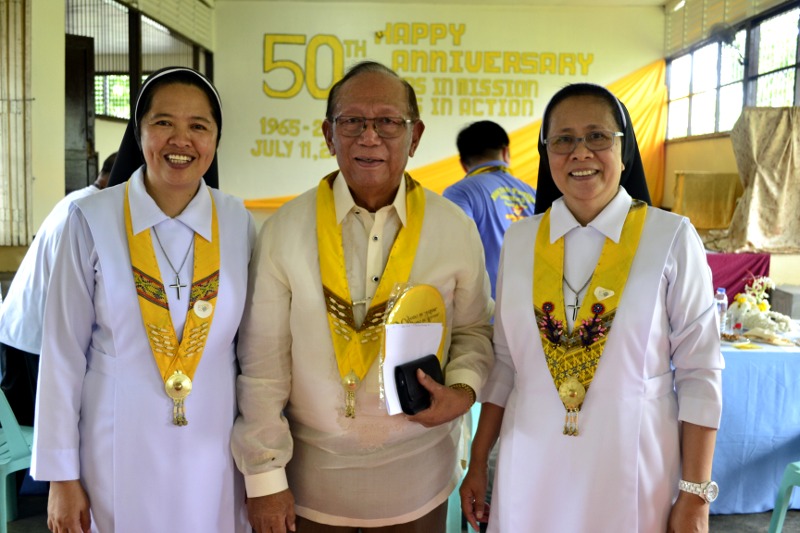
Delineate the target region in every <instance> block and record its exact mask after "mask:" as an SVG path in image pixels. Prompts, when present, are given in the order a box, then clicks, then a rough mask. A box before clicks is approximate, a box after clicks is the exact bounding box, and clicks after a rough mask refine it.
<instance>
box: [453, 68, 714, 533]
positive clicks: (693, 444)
mask: <svg viewBox="0 0 800 533" xmlns="http://www.w3.org/2000/svg"><path fill="white" fill-rule="evenodd" d="M539 153H540V156H541V164H540V167H539V182H538V183H539V187H538V197H537V205H536V208H537V211H539V210H540V209H543V210H545V211H544V214H541V215H539V216H534V217H531V218H529V219H526V220H524V221H522V222H520V223H519V224H515V225H513V226H512V227H511V228H510V229H509V231H508V233H507V234H506V238H505V242H504V244H503V251H502V254H501V259H500V264H501V267H500V274H499V278H498V287H497V314H496V316H495V334H494V347H495V353H496V356H497V362H496V364H495V367H494V369H493V371H492V375H491V376H490V378H489V381H488V383H487V386H486V388H485V390H484V395H483V396H482V399H483V404H482V411H481V418H480V423H479V426H478V431H477V434H476V437H475V439H474V441H473V446H472V455H471V458H470V468H469V471H468V473H467V476H466V477H465V480H464V482H463V484H462V486H461V490H460V494H461V503H462V508H463V510H464V513H465V514H466V516H467V517H468V519H469V521H470V523H471V524H472V525H473V527H475V528H476V529H477V521H478V520H479V519H481V518H482V515H483V513H484V492H485V488H486V482H487V473H486V472H487V457H488V454H489V450H490V449H491V447H492V445H493V444H494V442H495V441H496V440H497V438H498V436H499V447H500V450H499V457H498V463H497V473H496V476H495V483H494V495H493V499H492V509H491V513H490V514H489V531H490V532H493V533H497V532H501V531H502V532H506V531H530V532H539V531H541V532H550V531H626V532H636V531H638V532H642V533H645V532H647V533H654V532H664V531H669V532H686V531H692V532H695V531H701V532H702V531H707V530H708V513H709V503H710V502H711V501H713V500H714V498H715V497H716V494H717V490H718V487H717V486H716V484H715V483H713V482H712V481H711V463H712V459H713V454H714V443H715V438H716V428H717V427H718V425H719V420H720V414H721V408H722V395H721V371H722V369H723V367H724V362H723V360H722V356H721V354H720V346H719V334H718V332H717V321H716V314H715V310H714V301H713V298H712V297H713V289H712V285H711V274H710V270H709V268H708V264H707V263H706V259H705V252H704V250H703V245H702V242H701V241H700V238H699V237H698V235H697V232H696V231H695V230H694V228H693V227H692V225H691V224H690V223H689V220H688V219H687V218H685V217H680V216H677V215H674V214H672V213H668V212H665V211H662V210H660V209H654V208H652V207H649V206H648V205H647V203H649V195H647V188H646V184H645V181H644V173H643V171H642V165H641V159H640V156H639V150H638V146H637V143H636V138H635V135H634V131H633V127H632V125H631V121H630V116H629V114H628V112H627V110H626V109H625V107H624V106H623V105H622V103H621V102H620V101H619V100H618V99H617V98H616V97H614V95H613V94H611V93H610V92H608V91H607V90H606V89H604V88H603V87H600V86H598V85H592V84H585V83H581V84H574V85H569V86H567V87H565V88H564V89H562V90H560V91H559V92H558V93H556V95H555V96H554V97H553V99H552V100H551V101H550V103H549V104H548V106H547V108H546V109H545V112H544V116H543V120H542V130H541V135H540V139H539ZM553 184H555V186H552V185H553ZM545 191H549V192H545ZM629 191H633V192H629Z"/></svg>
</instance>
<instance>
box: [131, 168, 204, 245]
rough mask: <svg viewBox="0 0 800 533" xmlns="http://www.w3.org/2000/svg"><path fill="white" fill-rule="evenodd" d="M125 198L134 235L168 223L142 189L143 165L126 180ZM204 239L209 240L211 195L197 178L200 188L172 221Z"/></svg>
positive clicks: (201, 180) (162, 213) (164, 215)
mask: <svg viewBox="0 0 800 533" xmlns="http://www.w3.org/2000/svg"><path fill="white" fill-rule="evenodd" d="M129 182H130V186H129V188H128V197H129V202H130V206H131V224H132V226H133V233H134V235H136V234H138V233H140V232H142V231H144V230H146V229H148V228H151V227H153V226H156V225H158V224H159V223H161V222H163V221H165V220H168V219H169V218H170V217H168V216H167V215H166V214H165V213H164V212H163V211H162V210H161V208H159V207H158V205H157V204H156V202H155V200H153V198H152V197H151V196H150V195H149V194H148V193H147V189H145V186H144V165H142V166H141V167H139V169H137V170H136V172H134V173H133V175H132V176H131V179H130V180H129ZM175 220H180V221H181V222H182V223H184V224H185V225H186V226H187V227H189V228H190V229H191V230H192V231H194V232H195V233H197V234H199V235H200V236H201V237H203V238H204V239H206V240H208V241H210V240H211V194H210V192H209V191H208V188H207V187H206V182H205V180H203V179H202V178H200V187H199V188H198V189H197V194H195V195H194V198H192V200H191V201H190V202H189V205H187V206H186V208H185V209H184V210H183V211H182V212H181V214H180V215H178V216H177V217H175Z"/></svg>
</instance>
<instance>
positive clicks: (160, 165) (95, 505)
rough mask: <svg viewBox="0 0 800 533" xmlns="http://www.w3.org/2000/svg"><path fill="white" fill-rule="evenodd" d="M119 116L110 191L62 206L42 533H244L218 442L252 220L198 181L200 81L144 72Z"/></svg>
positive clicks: (44, 411)
mask: <svg viewBox="0 0 800 533" xmlns="http://www.w3.org/2000/svg"><path fill="white" fill-rule="evenodd" d="M131 117H132V118H131V121H130V122H129V124H128V129H127V131H126V134H125V136H124V138H123V141H122V144H121V145H120V149H119V156H118V158H117V162H116V164H115V165H114V168H113V171H112V179H111V182H112V184H114V183H119V185H116V186H110V187H109V188H108V189H106V190H105V191H103V192H101V193H98V194H96V195H94V196H91V197H89V198H84V199H82V200H79V201H78V202H76V203H75V204H73V207H72V209H71V211H70V214H69V218H68V220H67V224H66V227H65V229H64V234H63V238H62V239H61V243H60V245H59V247H58V251H57V253H56V259H55V263H54V268H53V274H52V277H51V280H50V291H49V294H48V298H47V303H46V306H45V319H44V337H43V339H42V357H41V367H40V375H39V391H38V398H37V413H36V423H35V433H34V443H33V459H32V465H31V474H32V475H33V477H34V479H37V480H47V481H50V495H49V499H48V507H47V508H48V527H49V528H50V530H51V531H53V532H54V533H74V532H83V531H89V530H91V531H100V532H108V531H114V532H116V533H126V532H137V533H138V532H142V531H173V530H180V531H192V532H198V533H219V532H221V531H225V532H226V533H227V532H230V533H244V532H246V531H248V529H249V528H248V527H247V516H246V511H245V506H244V486H243V480H242V478H241V475H240V474H239V473H238V471H237V470H236V467H235V465H234V462H233V457H232V456H231V453H230V433H231V428H232V427H233V422H234V419H235V417H236V395H235V394H236V393H235V382H236V374H237V361H236V353H235V349H234V339H235V335H236V332H237V329H238V327H239V321H240V318H241V316H242V311H243V309H244V302H245V291H246V287H247V269H248V263H249V259H250V255H251V250H252V247H253V243H254V240H255V227H254V223H253V219H252V217H251V216H250V214H249V213H248V212H247V211H246V210H245V208H244V205H243V203H242V201H241V200H240V199H238V198H234V197H232V196H229V195H227V194H224V193H222V192H220V191H218V190H216V189H213V188H210V187H209V186H207V183H206V181H205V179H204V176H206V174H207V173H209V176H208V177H209V180H208V181H209V182H211V183H214V184H216V182H217V178H216V175H215V174H214V173H212V170H211V169H212V168H215V167H214V166H213V165H212V162H213V161H214V160H215V159H216V153H217V146H218V143H219V140H220V134H221V131H222V105H221V102H220V98H219V94H218V93H217V91H216V89H215V88H214V86H213V85H212V84H211V82H210V81H209V80H208V79H207V78H206V77H205V76H203V75H202V74H200V73H199V72H196V71H194V70H192V69H189V68H184V67H168V68H164V69H161V70H159V71H156V72H154V73H153V74H151V75H150V76H149V77H148V78H147V79H146V80H145V82H144V83H143V85H142V89H141V91H140V93H139V96H138V99H137V101H136V105H135V107H134V109H133V110H132V113H131ZM132 154H133V155H132ZM137 159H140V160H143V161H144V164H143V165H142V166H139V167H137V166H136V162H137ZM131 162H132V163H133V166H129V164H130V163H131Z"/></svg>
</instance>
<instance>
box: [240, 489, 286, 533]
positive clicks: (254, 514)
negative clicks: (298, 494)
mask: <svg viewBox="0 0 800 533" xmlns="http://www.w3.org/2000/svg"><path fill="white" fill-rule="evenodd" d="M247 517H248V519H249V520H250V525H251V526H253V531H254V532H255V533H286V532H287V531H294V530H295V524H294V522H295V514H294V496H293V495H292V491H290V490H289V489H286V490H283V491H281V492H276V493H275V494H268V495H267V496H259V497H258V498H248V499H247Z"/></svg>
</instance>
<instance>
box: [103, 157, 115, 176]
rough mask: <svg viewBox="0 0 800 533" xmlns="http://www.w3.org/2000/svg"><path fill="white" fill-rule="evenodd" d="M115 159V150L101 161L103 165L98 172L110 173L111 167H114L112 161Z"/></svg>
mask: <svg viewBox="0 0 800 533" xmlns="http://www.w3.org/2000/svg"><path fill="white" fill-rule="evenodd" d="M116 160H117V152H114V153H113V154H111V155H110V156H108V157H106V159H105V161H103V167H102V168H101V169H100V174H111V169H112V168H113V167H114V161H116Z"/></svg>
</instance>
